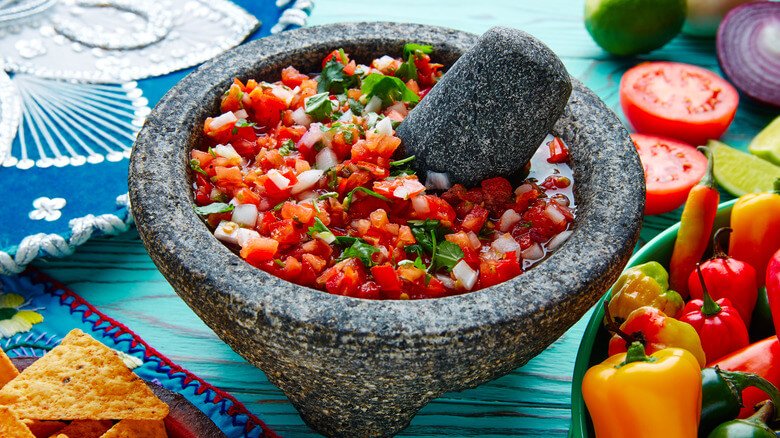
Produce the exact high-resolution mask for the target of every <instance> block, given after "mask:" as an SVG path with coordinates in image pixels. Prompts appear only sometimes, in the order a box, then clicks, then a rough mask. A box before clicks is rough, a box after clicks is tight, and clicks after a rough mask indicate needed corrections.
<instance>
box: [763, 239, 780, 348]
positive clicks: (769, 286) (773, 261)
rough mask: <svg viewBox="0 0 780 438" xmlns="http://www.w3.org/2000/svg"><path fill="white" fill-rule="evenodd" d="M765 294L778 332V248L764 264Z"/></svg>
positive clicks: (779, 304) (779, 324)
mask: <svg viewBox="0 0 780 438" xmlns="http://www.w3.org/2000/svg"><path fill="white" fill-rule="evenodd" d="M766 295H767V298H769V308H770V309H771V310H772V321H774V323H775V333H780V250H778V251H777V252H776V253H775V254H774V255H773V256H772V257H771V258H770V259H769V263H768V264H767V266H766Z"/></svg>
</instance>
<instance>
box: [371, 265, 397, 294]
mask: <svg viewBox="0 0 780 438" xmlns="http://www.w3.org/2000/svg"><path fill="white" fill-rule="evenodd" d="M371 275H373V276H374V280H376V282H377V283H379V285H380V286H382V289H384V290H387V291H400V290H401V279H400V278H399V277H398V274H397V273H396V272H395V269H393V266H392V265H390V264H389V263H386V264H384V265H379V266H374V267H373V268H371Z"/></svg>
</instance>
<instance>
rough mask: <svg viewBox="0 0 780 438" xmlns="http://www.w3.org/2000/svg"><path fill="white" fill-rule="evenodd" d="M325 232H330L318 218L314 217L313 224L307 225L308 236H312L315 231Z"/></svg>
mask: <svg viewBox="0 0 780 438" xmlns="http://www.w3.org/2000/svg"><path fill="white" fill-rule="evenodd" d="M326 232H330V230H329V229H328V227H327V226H326V225H325V224H324V223H322V221H321V220H320V218H318V217H315V218H314V225H312V226H310V227H309V236H313V235H315V234H317V233H326Z"/></svg>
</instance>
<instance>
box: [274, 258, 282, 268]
mask: <svg viewBox="0 0 780 438" xmlns="http://www.w3.org/2000/svg"><path fill="white" fill-rule="evenodd" d="M274 263H275V264H276V266H278V267H280V268H284V262H283V261H281V260H280V259H274Z"/></svg>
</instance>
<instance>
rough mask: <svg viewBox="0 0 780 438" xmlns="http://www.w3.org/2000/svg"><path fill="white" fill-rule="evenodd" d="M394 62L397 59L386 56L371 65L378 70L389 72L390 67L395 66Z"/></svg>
mask: <svg viewBox="0 0 780 438" xmlns="http://www.w3.org/2000/svg"><path fill="white" fill-rule="evenodd" d="M394 62H395V58H392V57H390V56H387V55H384V56H382V57H381V58H377V59H375V60H374V62H372V63H371V65H372V66H373V67H374V68H375V69H377V70H382V71H385V70H387V68H388V67H390V66H391V65H393V63H394Z"/></svg>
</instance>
